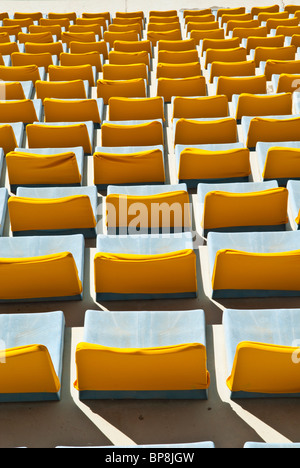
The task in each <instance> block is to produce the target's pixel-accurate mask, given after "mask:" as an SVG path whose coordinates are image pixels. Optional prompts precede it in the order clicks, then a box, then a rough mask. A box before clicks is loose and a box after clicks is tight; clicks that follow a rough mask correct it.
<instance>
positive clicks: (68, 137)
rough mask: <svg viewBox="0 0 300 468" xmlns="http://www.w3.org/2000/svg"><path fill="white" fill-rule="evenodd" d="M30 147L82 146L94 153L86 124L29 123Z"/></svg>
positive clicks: (89, 152)
mask: <svg viewBox="0 0 300 468" xmlns="http://www.w3.org/2000/svg"><path fill="white" fill-rule="evenodd" d="M26 134H27V140H28V147H29V148H71V147H76V146H82V147H83V149H84V152H85V153H86V154H91V153H92V144H91V141H90V137H89V133H88V129H87V126H86V124H84V123H74V124H70V125H43V124H33V125H27V127H26Z"/></svg>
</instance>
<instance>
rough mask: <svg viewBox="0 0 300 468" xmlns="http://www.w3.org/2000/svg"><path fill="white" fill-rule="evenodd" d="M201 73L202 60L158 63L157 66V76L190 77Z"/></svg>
mask: <svg viewBox="0 0 300 468" xmlns="http://www.w3.org/2000/svg"><path fill="white" fill-rule="evenodd" d="M200 75H201V65H200V62H195V63H180V64H173V63H158V64H157V67H156V77H157V78H190V77H194V76H200Z"/></svg>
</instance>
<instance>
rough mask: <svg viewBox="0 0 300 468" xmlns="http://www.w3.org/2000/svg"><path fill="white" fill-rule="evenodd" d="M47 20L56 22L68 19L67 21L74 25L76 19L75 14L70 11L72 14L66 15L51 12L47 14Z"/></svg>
mask: <svg viewBox="0 0 300 468" xmlns="http://www.w3.org/2000/svg"><path fill="white" fill-rule="evenodd" d="M48 18H49V19H54V20H57V19H61V18H68V20H69V21H70V22H71V21H73V22H74V23H75V22H76V18H77V14H76V13H75V12H74V11H72V12H68V13H56V12H55V13H53V12H49V13H48Z"/></svg>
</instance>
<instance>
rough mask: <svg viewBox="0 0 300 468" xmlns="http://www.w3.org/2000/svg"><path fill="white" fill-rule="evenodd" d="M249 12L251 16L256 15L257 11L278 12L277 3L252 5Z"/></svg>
mask: <svg viewBox="0 0 300 468" xmlns="http://www.w3.org/2000/svg"><path fill="white" fill-rule="evenodd" d="M251 13H252V15H253V16H258V15H259V13H279V5H277V4H275V5H271V6H265V7H264V6H262V7H260V6H253V7H252V8H251Z"/></svg>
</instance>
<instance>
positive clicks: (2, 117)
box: [0, 99, 38, 123]
mask: <svg viewBox="0 0 300 468" xmlns="http://www.w3.org/2000/svg"><path fill="white" fill-rule="evenodd" d="M37 120H38V118H37V114H36V111H35V107H34V104H33V102H32V101H31V100H30V99H23V100H20V101H1V102H0V122H3V123H5V122H24V123H33V122H36V121H37Z"/></svg>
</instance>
